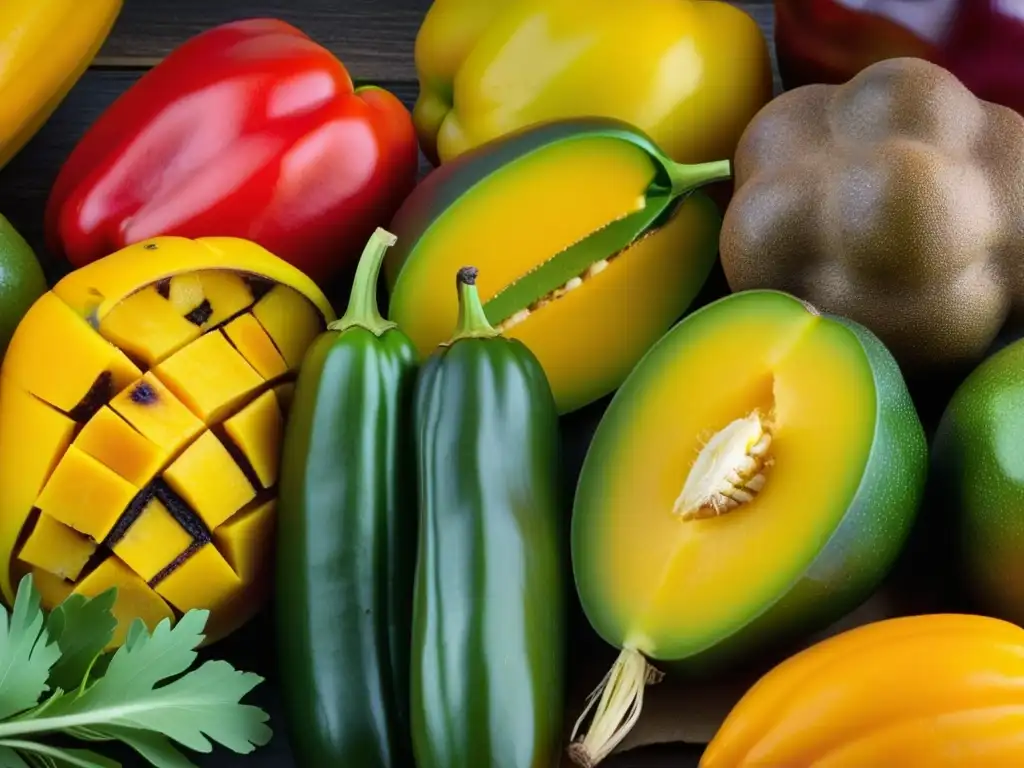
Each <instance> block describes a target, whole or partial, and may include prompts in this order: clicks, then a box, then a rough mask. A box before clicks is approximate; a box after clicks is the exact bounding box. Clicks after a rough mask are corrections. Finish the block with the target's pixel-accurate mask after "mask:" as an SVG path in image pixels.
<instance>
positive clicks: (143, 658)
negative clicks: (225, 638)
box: [0, 610, 272, 768]
mask: <svg viewBox="0 0 1024 768" xmlns="http://www.w3.org/2000/svg"><path fill="white" fill-rule="evenodd" d="M208 616H209V611H205V610H204V611H199V610H194V611H189V612H188V613H186V614H185V615H184V616H183V617H182V618H181V619H179V620H178V623H177V624H176V625H175V626H174V627H173V628H172V627H171V624H170V621H169V620H167V619H164V620H163V621H161V622H160V623H159V624H158V625H157V626H156V629H155V630H154V631H153V634H152V635H150V634H149V633H148V631H147V630H146V627H145V625H144V624H143V623H142V622H141V621H138V620H137V621H136V622H134V623H133V624H132V626H131V628H130V629H129V631H128V635H127V637H126V640H125V643H124V645H122V646H121V647H120V648H118V650H117V651H116V652H115V653H114V655H113V657H112V658H111V660H110V663H109V665H108V666H107V669H106V672H105V674H104V675H103V677H101V678H100V679H98V680H97V681H96V682H94V683H92V684H91V685H90V686H89V687H87V688H86V689H85V690H83V691H82V692H81V693H80V694H78V695H71V694H58V695H57V696H56V697H55V700H52V701H48V702H46V703H45V704H44V705H43V706H42V707H40V709H41V710H43V711H41V712H39V713H38V716H30V717H23V718H17V720H16V721H12V722H6V723H0V744H3V743H4V741H3V740H4V739H7V738H9V737H11V736H15V735H25V734H31V733H40V732H43V731H64V732H67V733H69V734H70V735H75V729H82V728H85V729H87V730H88V732H89V733H90V734H91V735H92V736H93V737H99V736H107V737H109V738H114V739H118V740H119V741H123V742H124V743H126V744H128V745H129V746H130V747H132V748H133V749H135V750H136V751H137V752H139V753H140V754H144V755H146V756H147V757H148V758H149V759H150V760H151V762H153V760H152V755H155V754H159V755H160V756H161V761H160V762H156V763H155V764H156V765H161V766H167V767H168V768H170V767H172V766H173V768H179V767H180V766H189V765H191V764H190V763H189V762H188V761H187V760H185V758H184V757H183V756H182V755H181V754H180V753H178V751H177V749H176V748H175V747H174V746H173V745H172V744H171V741H172V740H173V741H176V742H178V743H179V744H181V745H183V746H185V747H188V748H189V749H192V750H194V751H196V752H210V751H211V750H212V749H213V744H211V740H212V741H214V742H217V743H218V744H221V745H222V746H225V747H227V748H228V749H231V750H233V751H234V752H237V753H240V754H247V753H249V752H252V751H253V749H254V748H255V747H257V746H262V745H264V744H266V743H267V742H269V741H270V737H271V735H272V734H271V730H270V728H269V727H268V726H267V725H266V722H267V720H268V716H267V714H266V713H265V712H264V711H263V710H262V709H259V708H258V707H254V706H250V705H245V704H240V703H239V701H240V699H241V698H242V697H243V696H245V695H246V694H247V693H249V692H250V691H251V690H252V689H253V688H255V687H256V686H257V685H258V684H259V683H261V682H262V681H263V678H262V677H260V676H258V675H255V674H252V673H248V672H239V671H238V670H236V669H234V668H233V667H232V666H231V665H230V664H228V663H227V662H224V661H208V662H206V663H204V664H203V665H202V666H200V667H199V668H197V669H194V670H192V671H191V672H188V673H187V674H184V675H182V673H183V672H186V670H188V668H189V667H190V666H191V665H192V663H193V662H194V661H195V660H196V652H195V648H197V647H198V645H199V644H200V643H201V642H202V640H203V634H202V631H203V628H204V627H205V625H206V619H207V617H208ZM178 675H182V676H181V677H177V678H176V679H174V680H171V681H170V682H165V684H164V685H161V686H160V687H156V686H157V684H158V683H160V682H164V681H167V680H168V679H170V678H173V677H176V676H178ZM30 714H34V713H30ZM152 734H157V735H159V736H161V737H166V738H157V739H154V738H152V736H151V735H152ZM147 752H148V753H149V754H146V753H147Z"/></svg>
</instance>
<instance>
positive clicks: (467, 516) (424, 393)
mask: <svg viewBox="0 0 1024 768" xmlns="http://www.w3.org/2000/svg"><path fill="white" fill-rule="evenodd" d="M476 272H477V271H476V269H474V268H472V267H465V268H463V269H461V270H459V273H458V280H457V284H458V290H459V318H458V326H457V328H456V331H455V334H454V336H453V337H452V338H451V339H450V340H449V341H447V342H445V343H444V344H442V345H441V346H440V347H439V348H438V349H437V350H436V351H435V352H434V353H433V354H432V355H431V356H430V357H429V358H428V359H427V360H426V361H425V362H424V364H423V367H422V368H421V369H420V373H419V378H418V379H417V383H416V399H415V416H414V419H415V435H416V447H415V448H416V454H415V455H416V463H417V480H418V486H419V511H420V526H419V530H420V535H419V554H418V558H417V567H416V579H415V599H414V602H413V640H412V648H413V655H412V680H411V689H412V732H413V746H414V754H415V758H416V765H417V768H483V766H487V768H542V766H555V765H557V764H558V763H559V759H560V743H561V735H562V734H561V726H562V722H563V716H564V700H565V695H564V694H565V692H564V685H565V637H566V628H565V606H566V602H565V588H566V584H567V583H568V581H567V573H568V555H567V552H568V549H567V547H566V545H565V542H564V540H563V533H564V530H565V526H564V525H563V518H564V515H565V508H564V506H563V504H562V494H561V488H560V481H559V434H558V416H557V410H556V407H555V401H554V397H553V395H552V393H551V389H550V387H549V385H548V382H547V379H546V378H545V376H544V372H543V369H542V368H541V366H540V363H539V362H538V361H537V359H536V358H535V357H534V356H533V354H532V353H531V352H530V351H529V349H528V348H527V347H526V346H525V345H523V344H522V343H521V342H519V341H516V340H512V339H507V338H505V337H503V336H501V335H500V334H499V333H498V332H497V331H496V330H495V329H494V328H493V327H492V326H491V325H490V324H489V323H488V321H487V319H486V317H485V315H484V311H483V307H482V306H481V303H480V299H479V296H478V295H477V289H476V285H475V280H476Z"/></svg>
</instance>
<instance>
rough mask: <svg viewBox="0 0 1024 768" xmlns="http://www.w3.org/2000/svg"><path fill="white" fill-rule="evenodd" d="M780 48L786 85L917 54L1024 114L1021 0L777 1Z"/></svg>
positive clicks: (840, 78) (829, 78) (840, 76)
mask: <svg viewBox="0 0 1024 768" xmlns="http://www.w3.org/2000/svg"><path fill="white" fill-rule="evenodd" d="M775 48H776V53H777V55H778V62H779V72H780V74H781V75H782V82H783V85H785V87H786V88H793V87H796V86H799V85H805V84H807V83H821V82H826V83H841V82H844V81H846V80H848V79H850V78H851V77H853V76H854V75H855V74H857V72H859V71H860V70H861V69H863V68H864V67H866V66H868V65H869V64H873V63H874V62H876V61H879V60H881V59H885V58H891V57H894V56H917V57H920V58H924V59H928V60H930V61H934V62H935V63H937V64H939V65H941V66H943V67H945V68H946V69H948V70H949V71H950V72H952V73H953V74H954V75H956V76H957V77H958V78H959V79H960V80H961V81H962V82H963V83H964V85H966V86H967V87H968V88H969V89H970V90H971V91H973V92H974V94H975V95H976V96H978V97H980V98H982V99H985V100H986V101H992V102H996V103H997V104H1004V105H1006V106H1008V107H1010V108H1012V109H1015V110H1016V111H1017V112H1020V113H1022V114H1024V3H1022V2H1021V0H775Z"/></svg>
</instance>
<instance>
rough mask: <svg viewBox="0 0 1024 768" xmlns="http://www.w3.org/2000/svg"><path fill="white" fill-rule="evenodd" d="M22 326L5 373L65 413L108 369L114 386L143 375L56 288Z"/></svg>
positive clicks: (9, 355) (30, 311) (10, 353)
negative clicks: (58, 352) (57, 293)
mask: <svg viewBox="0 0 1024 768" xmlns="http://www.w3.org/2000/svg"><path fill="white" fill-rule="evenodd" d="M23 327H24V328H25V329H27V330H25V331H22V330H21V329H22V328H23ZM19 331H21V332H16V333H15V334H14V337H13V338H12V339H11V345H10V346H9V347H8V349H7V353H6V355H5V356H4V366H3V370H4V376H5V377H9V378H10V380H11V381H12V382H14V383H17V384H18V385H20V386H21V387H22V388H23V389H25V390H26V391H28V392H29V393H31V394H33V395H35V396H36V397H38V398H39V399H40V400H43V401H45V402H47V403H49V404H50V405H52V406H54V407H55V408H58V409H60V410H61V411H63V412H64V413H69V412H70V411H71V410H72V409H73V408H74V407H75V406H76V405H78V404H79V403H80V402H81V401H82V399H83V398H84V397H85V396H86V394H87V393H88V392H89V390H90V389H91V388H92V386H93V384H94V383H95V382H96V380H97V379H98V378H99V377H100V375H101V374H103V373H105V372H109V373H110V374H111V375H112V377H113V387H114V391H118V390H120V389H122V388H123V387H125V386H127V385H128V384H129V383H130V382H132V381H134V380H135V379H136V378H138V377H139V376H140V375H141V372H140V371H139V369H138V368H136V367H135V365H134V364H132V362H131V361H130V360H129V359H128V358H127V357H126V356H125V354H124V353H123V352H121V351H120V350H119V349H118V348H117V347H115V346H114V345H113V344H111V343H110V342H109V341H107V340H106V339H104V338H103V337H102V336H100V335H98V334H97V333H96V332H95V331H93V329H92V328H91V327H90V326H89V325H88V323H86V322H85V320H83V319H82V318H81V317H79V316H78V315H76V314H75V313H74V312H73V311H71V309H70V308H69V307H68V306H67V305H66V304H64V302H62V301H61V300H60V299H58V298H57V297H56V296H55V295H54V294H52V293H44V294H43V295H42V296H41V297H40V298H39V300H38V301H37V302H36V303H35V304H33V305H32V308H31V309H30V310H29V312H28V314H27V315H26V316H25V318H24V319H23V320H22V323H21V325H19ZM54 350H60V354H54Z"/></svg>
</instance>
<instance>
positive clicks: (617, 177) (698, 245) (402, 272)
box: [385, 133, 720, 413]
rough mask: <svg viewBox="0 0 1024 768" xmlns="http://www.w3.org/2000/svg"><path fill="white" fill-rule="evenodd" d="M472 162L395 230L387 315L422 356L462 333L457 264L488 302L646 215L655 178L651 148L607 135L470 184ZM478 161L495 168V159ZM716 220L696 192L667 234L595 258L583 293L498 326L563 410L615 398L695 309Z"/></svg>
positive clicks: (529, 155)
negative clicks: (607, 231) (597, 234)
mask: <svg viewBox="0 0 1024 768" xmlns="http://www.w3.org/2000/svg"><path fill="white" fill-rule="evenodd" d="M518 141H520V142H522V141H523V140H522V139H520V140H518ZM509 146H511V145H509ZM493 151H494V152H495V153H496V154H498V155H500V154H501V152H502V151H506V149H503V147H502V146H500V145H499V146H497V147H496V148H494V150H493ZM507 151H508V153H509V154H512V153H513V150H512V149H507ZM466 162H467V161H465V160H462V159H460V160H457V161H455V163H454V164H453V165H455V166H456V168H454V169H453V168H452V167H451V166H449V167H447V168H445V169H442V170H441V171H437V172H435V173H436V174H441V175H440V176H438V180H436V181H433V183H431V181H432V180H431V179H429V178H428V179H427V181H425V182H424V184H423V185H421V187H420V188H418V189H417V191H415V192H414V193H413V195H412V197H411V198H410V199H409V200H407V201H406V204H405V205H404V206H403V209H402V210H400V211H399V213H398V214H397V216H396V218H395V220H394V221H393V222H392V227H391V229H392V231H394V232H395V233H396V235H397V236H398V243H396V247H395V248H393V249H391V251H389V253H388V257H387V259H388V260H387V261H386V262H385V274H386V275H387V279H388V282H389V285H390V288H391V297H390V305H389V306H390V309H389V314H390V318H391V319H392V320H394V321H395V322H396V323H398V325H399V326H400V327H401V328H402V329H403V330H404V331H405V333H406V334H407V335H408V336H409V337H410V339H411V340H412V341H413V343H414V344H415V345H416V347H417V350H418V351H419V353H420V355H421V356H422V357H425V356H426V355H428V354H430V353H431V352H432V351H433V350H434V349H435V348H436V347H437V345H438V344H440V343H441V342H443V341H444V340H445V339H447V338H448V337H449V336H450V335H451V333H452V331H453V329H454V327H455V322H456V318H457V316H458V301H457V294H456V292H455V291H454V290H453V289H452V281H453V280H454V275H455V274H456V272H457V271H458V269H459V268H460V267H462V266H466V265H472V266H475V267H477V268H478V270H479V275H478V278H477V287H478V290H479V293H480V297H481V299H482V300H483V301H484V302H485V304H486V302H487V301H488V300H490V299H491V298H492V297H494V296H495V294H497V293H498V292H499V291H501V290H503V289H505V288H507V287H508V286H512V285H514V284H515V283H516V281H517V280H518V279H519V278H521V277H522V276H524V275H525V274H526V273H527V272H529V271H531V270H533V269H535V268H537V267H539V266H541V265H542V264H544V263H545V262H547V261H548V260H549V259H551V258H552V257H555V256H556V254H558V253H559V252H560V251H562V250H564V249H566V248H568V247H569V246H571V245H573V244H575V243H576V242H578V241H580V240H582V239H583V238H584V237H586V236H587V235H589V234H591V233H592V232H594V231H595V230H598V229H600V228H602V227H604V226H606V225H608V224H609V223H611V222H613V221H615V220H617V219H620V218H622V217H624V216H626V215H628V214H631V213H635V212H637V211H639V210H641V209H643V208H644V205H645V193H646V191H647V189H648V186H649V185H650V184H651V182H652V181H653V180H654V179H655V178H656V175H657V173H658V167H657V165H656V161H655V160H654V159H653V158H652V157H651V155H650V154H649V152H648V150H646V149H645V148H644V147H642V146H641V145H638V144H636V143H633V142H630V141H626V140H623V139H622V138H620V137H617V136H611V135H602V134H600V133H597V134H592V135H591V134H583V135H579V136H573V137H571V138H565V139H562V140H558V141H550V142H548V143H546V144H542V145H541V146H538V147H536V148H534V149H532V150H531V151H529V152H525V153H522V154H520V155H519V156H517V157H515V158H514V159H513V160H511V161H509V162H505V163H504V164H498V165H497V167H496V168H493V169H492V172H490V173H489V174H487V175H484V176H483V177H482V178H479V179H473V180H472V182H471V183H467V182H464V181H463V180H461V179H460V178H459V176H458V165H459V164H460V163H466ZM475 162H476V163H477V164H478V165H479V166H480V167H484V166H485V165H486V166H487V167H488V168H490V165H495V164H497V160H495V161H493V162H491V164H490V165H488V162H489V160H488V158H487V157H486V155H484V156H483V159H482V160H476V161H475ZM466 167H469V166H468V165H467V166H466ZM719 224H720V220H719V216H718V212H717V209H716V208H715V206H714V204H713V203H712V202H711V201H710V199H709V198H707V197H705V196H704V195H702V194H700V193H699V192H698V193H694V194H692V195H691V196H690V197H689V198H688V199H686V200H685V201H684V202H683V203H682V204H680V205H679V206H678V208H676V209H675V212H674V214H673V215H672V216H671V218H670V219H669V220H668V222H667V223H665V224H664V225H663V226H661V227H660V228H659V229H658V230H657V231H655V232H653V233H652V234H649V235H648V236H646V237H644V238H642V239H641V240H640V241H639V242H637V243H635V244H634V245H632V246H631V247H627V248H626V249H625V250H623V251H621V252H619V253H617V254H608V256H614V258H613V259H611V260H610V261H602V260H600V259H599V260H598V261H601V263H597V262H595V266H594V267H593V268H592V269H590V270H588V271H587V272H586V273H585V274H583V275H581V276H580V277H581V280H582V283H581V284H580V285H579V286H578V287H576V286H573V287H572V288H571V289H570V290H569V291H567V292H565V293H564V295H561V297H560V298H556V299H554V300H553V301H550V302H549V303H546V304H544V305H543V306H538V305H536V304H535V305H534V307H533V309H532V310H530V312H529V315H528V317H526V318H525V319H523V320H522V321H521V322H516V323H515V324H509V325H507V326H505V327H503V328H502V330H503V332H504V335H505V336H507V337H509V338H513V339H518V340H520V341H522V342H523V343H524V344H526V345H527V346H528V347H529V348H530V350H531V351H532V352H533V353H534V355H536V357H537V358H538V360H539V361H540V363H541V365H542V366H543V368H544V371H545V374H546V375H547V378H548V381H549V383H550V385H551V387H552V391H553V393H554V395H555V400H556V402H557V404H558V408H559V411H560V412H562V413H567V412H569V411H573V410H576V409H578V408H581V407H583V406H584V405H587V404H589V403H591V402H593V401H594V400H597V399H599V398H600V397H603V396H604V395H606V394H608V393H609V392H611V391H612V390H613V389H615V388H616V387H617V386H618V385H619V384H621V382H622V381H623V379H624V378H625V377H626V375H627V373H628V372H629V370H630V369H631V368H632V367H633V365H635V364H636V362H637V361H638V360H639V359H640V357H641V356H642V355H643V353H644V351H646V349H647V348H648V347H649V346H650V345H651V344H653V343H654V342H655V341H656V340H657V339H658V337H659V336H661V334H663V333H664V332H665V330H666V329H667V328H668V327H669V326H670V325H671V323H672V322H674V321H675V320H676V319H678V317H679V316H680V315H682V314H683V313H684V312H685V310H686V309H687V307H688V306H689V304H690V302H691V301H692V300H693V298H694V297H695V296H696V294H697V292H698V291H699V289H700V288H701V286H702V285H703V283H704V281H705V280H706V278H707V275H708V274H709V271H710V269H711V266H712V264H713V261H714V258H715V254H716V253H717V237H718V227H719ZM521 309H522V310H527V309H529V306H527V305H526V304H524V306H523V307H521ZM505 319H507V318H505ZM495 324H497V322H495Z"/></svg>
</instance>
